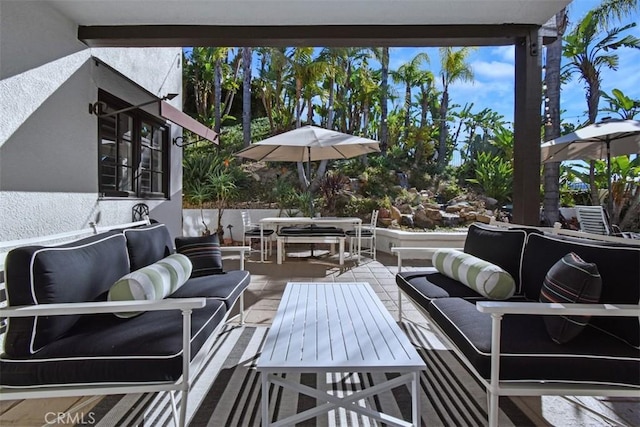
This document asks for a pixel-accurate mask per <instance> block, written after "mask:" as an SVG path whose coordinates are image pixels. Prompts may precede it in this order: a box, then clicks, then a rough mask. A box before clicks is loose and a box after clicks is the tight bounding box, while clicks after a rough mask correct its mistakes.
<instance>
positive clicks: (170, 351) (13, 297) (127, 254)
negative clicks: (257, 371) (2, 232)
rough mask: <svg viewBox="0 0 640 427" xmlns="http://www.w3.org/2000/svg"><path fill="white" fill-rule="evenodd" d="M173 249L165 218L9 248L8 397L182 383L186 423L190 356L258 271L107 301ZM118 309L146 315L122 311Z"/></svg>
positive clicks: (4, 378) (2, 367)
mask: <svg viewBox="0 0 640 427" xmlns="http://www.w3.org/2000/svg"><path fill="white" fill-rule="evenodd" d="M173 252H174V246H173V242H172V241H171V238H170V235H169V232H168V230H167V228H166V226H165V225H163V224H150V225H148V226H144V227H138V228H131V229H125V230H117V231H109V232H105V233H100V234H97V235H95V236H91V237H88V238H84V239H81V240H78V241H75V242H72V243H68V244H64V245H60V246H51V247H43V246H25V247H20V248H16V249H13V250H12V251H10V252H9V253H8V255H7V257H6V260H5V269H4V270H5V281H6V291H7V300H8V307H7V308H6V309H3V310H2V313H0V316H6V317H9V321H8V328H7V332H6V335H5V343H4V352H3V353H2V355H1V356H0V386H1V387H2V388H1V393H0V394H1V395H2V398H3V399H9V398H14V399H17V398H28V397H51V396H65V395H67V396H68V395H78V394H113V393H127V392H143V391H158V390H176V391H182V392H183V395H182V399H183V400H182V404H181V414H180V419H179V420H176V423H178V424H184V422H185V414H186V412H185V409H186V398H187V392H188V389H189V386H190V377H191V376H192V375H194V373H195V372H194V371H197V367H196V366H194V364H193V363H192V362H193V361H194V360H195V359H196V355H198V354H199V353H200V354H206V352H207V351H208V350H209V349H210V348H211V345H212V344H213V342H214V341H215V339H216V334H217V331H218V330H219V329H220V327H221V326H222V325H223V324H224V322H225V321H226V319H227V317H228V315H229V313H230V312H231V310H232V307H233V305H234V304H235V303H236V301H238V300H240V301H241V302H242V294H243V292H244V290H245V289H246V288H247V286H248V285H249V282H250V274H249V272H247V271H243V270H236V271H229V272H226V273H221V274H213V275H207V276H202V277H194V278H190V279H188V280H187V281H186V282H185V283H184V284H183V285H182V286H181V287H179V288H178V289H177V290H176V291H175V292H174V293H172V294H169V295H168V296H167V297H166V298H164V299H160V300H157V301H107V294H108V292H109V289H110V287H111V286H112V285H113V284H114V283H115V282H116V281H117V280H118V279H120V278H121V277H122V276H124V275H126V274H128V273H130V272H131V271H134V270H138V269H141V268H143V267H146V266H149V265H151V264H153V263H156V262H157V261H159V260H161V259H162V258H164V257H166V256H168V255H170V254H172V253H173ZM38 310H41V311H38ZM240 310H242V304H241V307H240ZM114 312H142V313H141V314H139V315H137V316H134V317H130V318H120V317H117V316H115V315H114ZM185 343H188V345H186V344H185ZM198 359H200V360H201V359H206V357H205V358H202V357H200V358H198ZM39 392H40V394H39V395H38V393H39ZM174 413H175V412H174Z"/></svg>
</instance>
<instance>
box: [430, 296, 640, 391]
mask: <svg viewBox="0 0 640 427" xmlns="http://www.w3.org/2000/svg"><path fill="white" fill-rule="evenodd" d="M428 310H429V314H430V316H431V317H432V318H433V320H434V321H435V322H436V323H437V324H438V326H440V328H442V329H443V330H444V332H445V333H446V334H447V336H448V337H449V338H450V339H451V340H452V341H453V342H454V344H455V345H456V346H457V347H458V348H459V349H460V350H461V351H462V353H463V354H464V355H465V357H466V358H467V359H468V360H469V361H470V362H471V364H472V365H473V366H474V367H475V368H476V369H477V371H478V373H479V374H480V375H481V376H482V377H483V378H486V379H489V378H490V376H491V363H490V359H491V357H490V356H491V316H490V315H488V314H485V313H480V312H479V311H477V310H476V308H475V307H474V303H473V302H470V301H465V300H463V299H460V298H441V299H437V300H434V301H432V303H431V304H430V305H429V307H428ZM635 320H636V322H637V319H635ZM501 354H502V356H501V359H500V360H501V363H500V378H501V379H503V380H513V381H518V380H526V381H539V380H545V381H548V382H554V381H563V382H566V381H569V382H577V383H608V384H622V385H628V384H633V385H635V386H640V350H638V349H637V348H633V347H632V346H630V345H628V344H627V343H625V342H623V341H621V340H619V339H616V338H615V337H613V336H611V335H609V334H606V333H604V332H602V331H600V330H598V329H597V328H594V327H592V326H590V325H589V326H587V327H586V328H585V330H584V331H583V332H582V333H581V334H580V335H578V336H577V337H576V338H574V339H573V340H572V341H570V342H569V343H566V344H563V345H559V344H556V343H554V342H553V341H552V340H551V339H550V338H549V335H548V333H547V330H546V327H545V324H544V321H543V316H524V315H518V316H516V315H506V316H504V317H503V319H502V340H501Z"/></svg>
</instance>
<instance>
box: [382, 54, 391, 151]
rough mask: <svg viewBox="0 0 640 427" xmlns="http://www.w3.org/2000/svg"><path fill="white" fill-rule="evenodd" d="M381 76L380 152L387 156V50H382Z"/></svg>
mask: <svg viewBox="0 0 640 427" xmlns="http://www.w3.org/2000/svg"><path fill="white" fill-rule="evenodd" d="M381 65H382V75H381V80H382V81H381V82H380V91H381V92H382V93H381V94H380V151H381V152H382V154H383V155H386V154H387V148H388V147H389V145H388V144H389V142H388V138H389V127H388V124H387V115H388V109H387V92H388V90H389V89H388V88H389V48H388V47H383V48H382V63H381Z"/></svg>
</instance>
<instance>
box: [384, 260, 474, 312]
mask: <svg viewBox="0 0 640 427" xmlns="http://www.w3.org/2000/svg"><path fill="white" fill-rule="evenodd" d="M396 284H397V285H398V287H399V288H400V289H401V290H402V291H404V292H405V293H406V294H407V295H408V296H409V297H410V298H411V299H413V300H414V301H416V302H417V303H419V304H420V305H421V306H422V307H424V308H427V306H428V305H429V303H430V302H431V301H432V300H434V299H436V298H449V297H460V298H465V299H471V300H484V299H486V298H485V297H483V296H482V295H480V294H479V293H477V292H476V291H474V290H473V289H471V288H470V287H468V286H465V285H463V284H462V283H460V282H458V281H457V280H455V279H451V278H450V277H447V276H445V275H444V274H441V273H439V272H438V271H437V270H436V269H435V268H430V269H427V270H421V271H403V272H400V273H398V274H396Z"/></svg>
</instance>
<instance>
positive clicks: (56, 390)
mask: <svg viewBox="0 0 640 427" xmlns="http://www.w3.org/2000/svg"><path fill="white" fill-rule="evenodd" d="M149 223H150V222H149V219H148V218H145V219H144V220H142V221H136V222H132V223H127V224H119V225H114V226H108V227H97V226H95V224H93V223H92V224H91V228H88V229H83V230H79V231H72V232H67V233H60V234H56V235H50V236H46V237H41V238H31V239H23V240H12V241H7V242H2V243H0V267H2V269H1V270H0V279H2V280H0V287H2V289H3V291H4V260H5V257H6V253H7V252H8V251H9V250H10V249H12V248H14V247H19V246H25V245H32V244H45V243H47V242H52V241H56V242H60V241H61V240H64V242H60V243H67V242H68V241H70V240H73V239H74V238H81V237H86V236H88V235H91V234H98V233H100V232H104V231H109V230H112V229H123V228H130V227H136V226H140V225H148V224H149ZM220 249H221V251H222V252H223V253H225V252H227V253H229V252H239V253H240V269H241V270H244V254H245V252H247V251H249V250H251V248H249V247H246V246H233V247H222V246H221V247H220ZM205 304H206V298H173V299H164V300H158V301H105V302H85V303H69V304H42V305H34V306H22V307H12V308H7V306H6V305H7V303H6V301H4V300H0V321H1V322H0V333H1V334H4V332H5V327H4V324H3V322H4V319H5V318H13V317H33V316H62V315H73V314H100V313H121V312H131V311H163V310H180V311H181V312H182V351H183V358H182V376H181V377H180V378H179V379H178V380H177V381H175V382H167V383H160V384H158V383H153V384H149V385H140V384H138V385H131V386H127V385H119V386H104V385H100V386H91V385H83V386H73V387H71V386H69V387H65V386H57V387H56V386H43V387H42V388H31V389H29V390H24V389H19V390H16V389H12V388H7V387H1V386H0V401H4V400H19V399H37V398H50V397H72V396H85V395H111V394H127V393H149V392H161V391H167V392H169V396H170V398H171V409H172V415H173V420H174V424H175V425H176V426H178V427H184V426H185V425H186V418H187V409H188V396H189V390H190V388H191V385H192V378H195V377H196V376H197V374H198V372H199V371H200V369H201V368H202V367H203V366H204V365H205V362H206V361H207V358H208V356H209V354H210V351H211V348H212V347H213V344H214V343H215V341H216V339H217V336H218V332H219V331H220V329H221V328H222V327H223V326H224V325H225V323H226V322H227V321H228V320H229V318H228V316H229V313H230V312H231V310H229V311H228V312H227V313H226V315H225V317H224V318H223V319H222V320H221V321H220V324H219V326H218V327H217V328H216V329H215V330H214V331H213V332H212V333H211V335H210V336H209V338H208V339H207V340H206V342H205V343H204V344H203V346H202V347H201V348H200V350H199V351H198V353H197V354H196V355H195V357H194V358H193V360H191V345H190V341H191V336H190V331H191V314H192V311H193V310H195V309H198V308H202V307H204V306H205ZM238 304H239V306H238V307H239V311H240V313H239V317H240V323H241V324H244V293H242V294H241V295H240V297H239V299H238ZM175 393H180V396H181V397H180V402H179V404H180V411H179V412H178V402H177V400H176V396H175Z"/></svg>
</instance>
